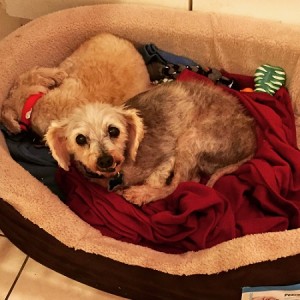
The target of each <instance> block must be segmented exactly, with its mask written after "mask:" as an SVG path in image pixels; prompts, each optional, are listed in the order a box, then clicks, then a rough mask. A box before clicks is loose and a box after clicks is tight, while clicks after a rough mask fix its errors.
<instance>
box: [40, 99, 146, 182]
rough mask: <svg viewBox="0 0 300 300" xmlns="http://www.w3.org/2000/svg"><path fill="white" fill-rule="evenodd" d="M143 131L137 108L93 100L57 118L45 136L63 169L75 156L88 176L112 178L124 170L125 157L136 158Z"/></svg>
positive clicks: (66, 168)
mask: <svg viewBox="0 0 300 300" xmlns="http://www.w3.org/2000/svg"><path fill="white" fill-rule="evenodd" d="M143 134H144V129H143V122H142V119H141V118H140V117H139V116H138V115H137V111H136V110H135V109H126V108H125V107H114V106H112V105H110V104H104V103H91V104H87V105H83V106H81V107H79V108H77V109H75V110H74V112H73V113H72V114H71V115H70V116H69V117H68V118H65V119H62V120H59V121H53V122H52V123H51V125H50V127H49V129H48V131H47V133H46V135H45V138H46V142H47V144H48V145H49V147H50V150H51V152H52V155H53V157H54V158H55V159H56V160H57V162H58V164H59V165H60V167H62V168H63V169H65V170H68V169H69V165H70V161H71V159H72V158H73V159H74V160H75V162H77V164H79V165H80V166H81V170H84V171H85V173H86V174H87V175H91V177H93V176H92V175H93V174H97V175H103V176H104V177H107V178H109V177H112V176H114V175H115V174H116V173H118V172H119V171H120V170H121V168H122V163H123V162H124V160H125V156H126V157H127V156H128V157H129V158H130V159H132V160H135V157H136V153H137V149H138V146H139V143H140V141H141V140H142V138H143Z"/></svg>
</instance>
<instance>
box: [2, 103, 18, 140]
mask: <svg viewBox="0 0 300 300" xmlns="http://www.w3.org/2000/svg"><path fill="white" fill-rule="evenodd" d="M1 123H2V124H3V125H4V126H5V127H6V128H7V129H8V130H9V131H10V132H11V133H14V134H17V133H19V132H21V127H20V124H19V122H18V114H17V112H16V111H15V110H14V109H13V108H12V107H10V106H8V105H3V106H2V112H1Z"/></svg>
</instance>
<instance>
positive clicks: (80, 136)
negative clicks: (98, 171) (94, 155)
mask: <svg viewBox="0 0 300 300" xmlns="http://www.w3.org/2000/svg"><path fill="white" fill-rule="evenodd" d="M76 143H77V144H78V145H80V146H83V145H85V144H86V143H87V140H86V137H85V136H84V135H83V134H78V135H77V136H76Z"/></svg>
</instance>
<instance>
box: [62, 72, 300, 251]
mask: <svg viewBox="0 0 300 300" xmlns="http://www.w3.org/2000/svg"><path fill="white" fill-rule="evenodd" d="M227 76H228V74H227ZM189 78H190V80H207V79H204V78H203V77H202V76H201V75H198V74H194V73H192V72H190V71H188V70H186V71H184V72H183V73H182V74H181V75H180V77H179V80H188V79H189ZM231 78H233V79H234V80H235V81H237V82H238V83H239V85H240V87H244V86H247V85H248V86H249V84H253V80H252V78H251V77H248V76H247V77H246V76H240V75H231ZM224 89H226V90H227V91H228V92H229V93H232V94H234V95H236V96H237V97H238V98H239V99H240V101H241V102H242V103H243V105H244V106H245V107H246V108H247V110H248V111H249V113H250V114H252V116H253V117H254V118H255V119H256V122H257V127H258V148H257V152H256V154H255V156H254V158H253V159H251V160H250V161H248V162H246V163H245V164H243V165H242V166H241V167H240V168H239V169H238V170H237V171H236V172H234V173H233V174H229V175H225V176H223V177H222V178H220V179H219V180H218V181H217V182H216V184H215V186H214V188H208V187H206V186H205V185H203V184H201V183H193V182H184V183H181V184H180V185H179V186H178V188H177V189H176V191H175V192H174V193H173V194H172V195H170V196H168V197H167V198H165V199H162V200H159V201H156V202H152V203H149V204H147V205H144V206H142V207H136V206H134V205H132V204H130V203H128V202H127V201H126V200H125V199H123V198H122V197H120V196H119V195H117V194H115V193H112V192H108V191H106V190H105V189H103V188H102V187H99V186H98V185H96V184H94V183H91V182H89V181H87V180H86V179H85V178H83V177H82V176H81V174H79V173H78V171H77V170H76V169H75V168H71V170H70V171H69V172H65V171H63V170H59V172H58V175H57V180H58V183H59V185H60V187H61V188H62V189H63V190H64V192H65V194H66V198H67V200H66V203H67V205H69V207H70V208H71V209H72V210H73V211H74V212H75V213H76V214H78V215H79V216H80V217H81V218H82V219H83V220H85V221H86V222H88V223H89V224H91V225H92V226H94V227H95V228H97V229H99V230H100V231H101V232H102V234H104V235H107V236H110V237H113V238H116V239H119V240H122V241H126V242H130V243H135V244H140V245H143V246H148V247H151V248H153V249H156V250H159V251H164V252H167V253H183V252H186V251H189V250H193V251H196V250H199V249H204V248H209V247H212V246H214V245H216V244H218V243H221V242H223V241H226V240H229V239H233V238H236V237H240V236H243V235H247V234H254V233H262V232H272V231H282V230H288V229H292V228H298V227H299V226H300V152H299V150H298V149H297V146H296V134H295V122H294V117H293V111H292V107H291V101H290V97H289V94H288V91H287V90H286V89H285V88H283V87H282V88H281V89H280V90H279V91H277V93H276V94H275V96H271V95H268V94H266V93H257V92H254V93H245V92H239V91H235V90H232V89H229V88H226V87H224Z"/></svg>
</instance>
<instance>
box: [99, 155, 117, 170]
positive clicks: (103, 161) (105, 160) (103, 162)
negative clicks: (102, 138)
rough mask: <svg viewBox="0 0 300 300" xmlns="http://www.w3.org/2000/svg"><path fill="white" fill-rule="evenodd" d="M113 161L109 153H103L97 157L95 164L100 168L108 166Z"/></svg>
mask: <svg viewBox="0 0 300 300" xmlns="http://www.w3.org/2000/svg"><path fill="white" fill-rule="evenodd" d="M113 163H114V159H113V157H112V156H111V155H104V156H101V157H99V158H98V159H97V165H98V167H100V168H109V167H111V166H112V164H113Z"/></svg>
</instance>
